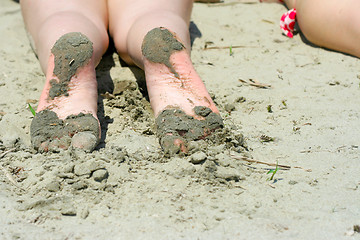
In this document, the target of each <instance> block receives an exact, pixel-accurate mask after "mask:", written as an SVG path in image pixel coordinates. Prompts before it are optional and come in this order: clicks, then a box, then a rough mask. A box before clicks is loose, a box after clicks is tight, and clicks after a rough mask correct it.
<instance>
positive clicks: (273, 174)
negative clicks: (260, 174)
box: [266, 161, 279, 181]
mask: <svg viewBox="0 0 360 240" xmlns="http://www.w3.org/2000/svg"><path fill="white" fill-rule="evenodd" d="M278 170H279V165H278V161H276V167H275V169H271V170H269V171H268V172H267V173H266V174H270V173H272V174H271V176H270V177H269V178H268V179H267V180H268V181H271V180H273V179H274V176H275V174H276V172H277V171H278Z"/></svg>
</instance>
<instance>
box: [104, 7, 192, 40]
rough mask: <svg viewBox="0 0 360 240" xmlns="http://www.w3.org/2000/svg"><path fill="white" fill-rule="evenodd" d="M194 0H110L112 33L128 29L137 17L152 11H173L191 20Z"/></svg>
mask: <svg viewBox="0 0 360 240" xmlns="http://www.w3.org/2000/svg"><path fill="white" fill-rule="evenodd" d="M192 5H193V0H108V12H109V28H110V33H112V32H114V31H117V29H118V28H122V32H126V30H125V31H124V29H128V28H130V27H131V25H132V24H133V23H134V22H135V21H136V19H137V18H139V17H141V16H144V15H146V14H148V13H151V12H161V11H163V12H172V13H174V14H176V15H178V16H179V17H181V18H183V19H184V20H185V21H186V22H189V21H190V16H191V10H192Z"/></svg>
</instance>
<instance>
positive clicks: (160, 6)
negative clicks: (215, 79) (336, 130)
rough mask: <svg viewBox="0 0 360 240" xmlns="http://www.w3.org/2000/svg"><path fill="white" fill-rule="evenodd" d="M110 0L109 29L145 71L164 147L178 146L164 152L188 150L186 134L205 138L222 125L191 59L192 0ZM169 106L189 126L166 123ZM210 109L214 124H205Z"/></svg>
mask: <svg viewBox="0 0 360 240" xmlns="http://www.w3.org/2000/svg"><path fill="white" fill-rule="evenodd" d="M108 3H109V18H110V21H109V29H110V34H111V35H112V36H113V38H114V42H115V45H116V48H117V50H118V52H119V54H120V55H121V57H122V58H123V59H124V60H126V61H127V62H128V63H132V62H134V63H135V64H136V65H138V66H139V67H141V68H143V69H144V70H145V75H146V83H147V88H148V93H149V97H150V102H151V106H152V108H153V110H154V114H155V117H156V118H157V126H158V134H159V135H160V138H161V143H162V145H163V147H164V148H167V147H166V146H165V145H169V148H172V147H174V150H172V149H169V148H168V149H165V151H170V152H176V151H178V150H180V149H181V150H183V151H185V145H186V144H185V142H186V139H191V137H189V138H188V137H187V136H188V135H189V134H187V133H189V132H197V133H196V134H194V136H195V135H196V137H193V139H196V138H201V137H204V136H205V135H207V134H209V133H210V132H211V131H212V130H214V128H217V127H219V126H221V125H222V120H221V118H220V117H219V115H218V110H217V108H216V107H215V104H214V103H213V101H212V99H211V97H210V96H209V94H208V92H207V90H206V88H205V85H204V84H203V82H202V80H201V79H200V77H199V76H198V75H197V73H196V71H195V69H194V67H193V65H192V62H191V59H190V39H189V20H190V15H191V9H192V4H193V0H152V1H148V0H109V1H108ZM160 27H161V28H160ZM160 36H161V37H160ZM165 39H166V40H165ZM160 46H161V47H160ZM142 50H143V51H142ZM199 106H203V107H205V108H204V112H206V113H207V114H205V113H203V115H204V116H201V114H202V113H200V112H199V111H198V109H199V108H198V107H199ZM165 109H172V114H171V113H170V115H172V116H173V117H174V116H175V115H176V117H178V120H179V121H180V119H181V121H183V122H184V123H183V125H187V126H189V127H190V129H177V127H176V126H171V124H168V121H167V120H168V119H170V118H171V116H164V114H166V112H167V111H165V112H164V110H165ZM175 109H178V110H181V111H183V112H184V113H185V114H183V113H178V112H176V111H175ZM206 109H208V110H206ZM209 113H212V114H210V115H211V116H212V117H213V121H214V122H216V124H215V125H216V126H215V127H213V126H209V125H206V124H203V123H205V122H206V121H211V120H209V119H207V116H210V115H209ZM213 115H215V116H213ZM189 116H192V117H194V118H195V119H192V120H191V118H190V117H189ZM204 119H205V120H204ZM199 120H204V121H199ZM174 121H176V120H174ZM179 121H178V122H179ZM162 123H164V124H162ZM196 124H198V125H196ZM200 132H201V134H199V133H200ZM175 135H176V136H175ZM180 136H182V137H184V138H182V137H180ZM164 139H165V140H164ZM166 139H170V140H169V141H167V140H166ZM174 145H176V146H177V147H176V146H174Z"/></svg>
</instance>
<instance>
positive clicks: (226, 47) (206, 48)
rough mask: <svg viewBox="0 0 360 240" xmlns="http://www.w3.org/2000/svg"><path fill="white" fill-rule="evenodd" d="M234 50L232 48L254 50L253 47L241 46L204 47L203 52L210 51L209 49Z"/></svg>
mask: <svg viewBox="0 0 360 240" xmlns="http://www.w3.org/2000/svg"><path fill="white" fill-rule="evenodd" d="M230 48H232V49H234V48H255V47H254V46H243V45H237V46H221V47H217V46H215V47H207V46H206V47H204V50H211V49H230Z"/></svg>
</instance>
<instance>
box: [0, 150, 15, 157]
mask: <svg viewBox="0 0 360 240" xmlns="http://www.w3.org/2000/svg"><path fill="white" fill-rule="evenodd" d="M15 150H16V148H11V149H9V150H7V151H5V152H3V153H2V154H0V159H2V158H3V157H5V156H6V154H8V153H11V152H15Z"/></svg>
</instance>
